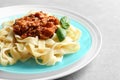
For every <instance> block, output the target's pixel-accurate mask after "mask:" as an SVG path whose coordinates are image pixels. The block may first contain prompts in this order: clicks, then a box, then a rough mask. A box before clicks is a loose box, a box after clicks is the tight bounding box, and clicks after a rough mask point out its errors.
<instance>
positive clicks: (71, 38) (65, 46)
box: [0, 21, 81, 66]
mask: <svg viewBox="0 0 120 80" xmlns="http://www.w3.org/2000/svg"><path fill="white" fill-rule="evenodd" d="M13 23H14V21H13V22H12V21H11V22H7V23H4V25H3V28H2V29H1V30H0V64H1V65H3V66H6V65H13V64H15V63H16V62H17V61H18V60H20V61H26V60H28V59H30V58H34V59H35V61H36V63H38V64H40V65H54V64H55V63H56V62H60V61H61V60H62V58H63V56H64V55H65V54H71V53H75V52H76V51H78V50H79V49H80V44H79V43H78V39H79V38H80V35H81V33H80V31H79V30H78V29H77V28H75V27H73V26H72V25H71V26H70V27H69V28H68V29H67V35H66V38H65V40H64V41H62V42H59V41H58V38H57V36H56V33H54V35H53V37H52V38H50V39H47V40H40V39H39V38H38V37H27V38H25V39H22V38H21V37H20V36H19V35H15V34H14V33H13V28H12V27H11V25H12V24H13Z"/></svg>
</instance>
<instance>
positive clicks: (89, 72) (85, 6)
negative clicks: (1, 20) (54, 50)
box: [0, 0, 120, 80]
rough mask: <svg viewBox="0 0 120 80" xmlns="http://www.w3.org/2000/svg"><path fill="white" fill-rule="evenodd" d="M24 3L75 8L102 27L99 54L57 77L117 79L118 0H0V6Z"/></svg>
mask: <svg viewBox="0 0 120 80" xmlns="http://www.w3.org/2000/svg"><path fill="white" fill-rule="evenodd" d="M23 4H39V5H50V6H58V7H62V8H66V9H70V10H74V11H76V12H79V14H81V15H83V16H85V17H87V18H89V19H91V20H92V21H94V23H96V24H97V26H98V27H99V29H100V30H101V33H102V36H103V44H102V48H101V51H100V54H99V55H98V56H97V57H96V58H95V59H94V60H93V61H92V62H91V63H90V64H89V65H87V66H86V67H84V68H83V69H81V70H79V71H77V72H75V73H73V74H71V75H68V76H66V77H63V78H60V79H58V80H120V70H119V68H120V62H119V61H120V0H0V7H4V6H11V5H23Z"/></svg>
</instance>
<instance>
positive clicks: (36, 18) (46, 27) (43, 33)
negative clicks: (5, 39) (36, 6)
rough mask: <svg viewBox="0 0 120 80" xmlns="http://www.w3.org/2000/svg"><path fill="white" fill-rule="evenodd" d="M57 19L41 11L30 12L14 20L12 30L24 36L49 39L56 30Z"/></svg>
mask: <svg viewBox="0 0 120 80" xmlns="http://www.w3.org/2000/svg"><path fill="white" fill-rule="evenodd" d="M58 24H59V20H58V19H57V18H56V17H54V16H48V15H47V14H46V13H43V12H42V11H40V12H36V13H34V14H30V15H28V16H25V17H23V18H19V19H16V20H15V23H14V24H13V31H14V33H15V34H17V35H19V36H21V38H23V39H24V38H26V37H36V36H38V37H39V39H44V40H45V39H49V38H51V37H52V36H53V34H54V33H55V32H56V30H57V25H58Z"/></svg>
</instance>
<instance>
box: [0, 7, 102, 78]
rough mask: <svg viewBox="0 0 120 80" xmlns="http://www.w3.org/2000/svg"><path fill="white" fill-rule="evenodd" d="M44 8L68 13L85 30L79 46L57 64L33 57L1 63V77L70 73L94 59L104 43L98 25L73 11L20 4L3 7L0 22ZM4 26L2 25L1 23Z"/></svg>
mask: <svg viewBox="0 0 120 80" xmlns="http://www.w3.org/2000/svg"><path fill="white" fill-rule="evenodd" d="M31 10H33V11H43V12H46V13H51V14H53V15H55V16H56V17H58V18H60V17H62V16H68V17H69V19H70V23H71V24H72V25H73V26H75V27H76V28H78V29H80V30H81V32H82V35H81V38H80V40H79V44H80V46H81V48H80V50H79V51H78V52H76V53H74V54H70V55H65V56H64V58H63V60H62V62H58V63H57V64H55V65H54V66H42V65H38V64H36V62H35V61H34V59H30V60H28V61H27V62H24V63H22V62H17V63H16V64H15V65H12V66H6V67H3V66H0V70H1V71H0V77H1V78H6V79H55V78H59V77H63V76H66V75H68V74H71V73H73V72H75V71H77V70H79V69H81V68H83V67H84V66H86V65H87V64H88V63H89V62H91V61H92V60H93V59H94V58H95V56H96V55H97V54H98V52H99V50H100V47H101V42H102V39H101V34H100V31H99V29H98V28H97V27H96V26H95V25H94V24H93V23H91V22H90V21H89V20H87V19H86V18H85V17H83V16H80V14H78V13H75V12H74V11H67V10H64V9H60V8H55V7H50V6H39V5H20V6H10V7H4V8H0V11H1V12H0V25H1V24H2V22H4V21H9V20H14V19H16V18H19V17H22V16H24V15H26V14H27V13H28V12H29V11H31ZM0 27H1V26H0Z"/></svg>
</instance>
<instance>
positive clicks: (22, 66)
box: [0, 15, 92, 74]
mask: <svg viewBox="0 0 120 80" xmlns="http://www.w3.org/2000/svg"><path fill="white" fill-rule="evenodd" d="M21 16H22V15H17V16H10V17H6V18H2V19H1V18H0V24H1V23H2V22H4V21H7V20H12V19H15V18H19V17H21ZM59 17H60V16H59ZM70 23H71V24H72V25H73V26H75V27H77V28H79V29H80V30H81V32H82V36H81V38H80V40H79V43H80V46H81V48H80V50H79V51H78V52H76V53H74V54H69V55H65V56H64V58H63V60H62V62H58V63H56V64H55V65H54V66H42V65H38V64H36V62H35V60H34V59H30V60H28V61H26V62H24V63H23V62H17V63H16V64H14V65H12V66H6V67H3V66H0V70H2V71H7V72H12V73H24V74H34V73H43V72H49V71H55V70H58V69H61V68H64V67H66V66H69V65H71V64H73V63H74V62H76V61H78V60H80V59H81V57H83V56H84V55H85V54H86V53H87V51H88V50H89V49H90V47H91V44H92V37H91V35H90V33H89V31H88V30H87V29H86V28H85V26H83V25H82V24H81V23H80V22H77V21H75V20H74V19H70ZM0 27H1V26H0Z"/></svg>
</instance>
